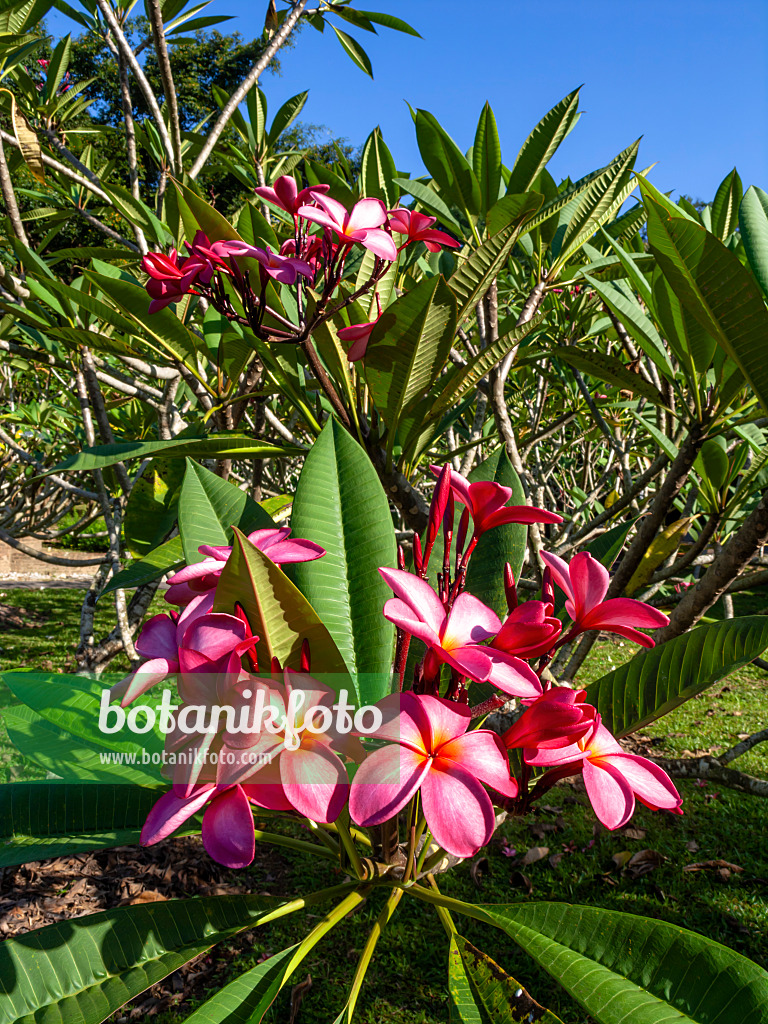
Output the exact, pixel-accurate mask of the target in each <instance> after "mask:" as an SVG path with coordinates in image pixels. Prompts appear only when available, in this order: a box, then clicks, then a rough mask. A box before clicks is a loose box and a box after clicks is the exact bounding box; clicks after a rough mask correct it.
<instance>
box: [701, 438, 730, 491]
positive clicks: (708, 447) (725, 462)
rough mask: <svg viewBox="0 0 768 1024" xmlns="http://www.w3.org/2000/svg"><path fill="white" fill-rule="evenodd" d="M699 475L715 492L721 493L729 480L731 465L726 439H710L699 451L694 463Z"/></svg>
mask: <svg viewBox="0 0 768 1024" xmlns="http://www.w3.org/2000/svg"><path fill="white" fill-rule="evenodd" d="M693 465H694V468H695V470H696V472H697V473H699V474H700V475H701V476H703V477H704V478H705V479H706V481H707V483H709V484H711V485H712V487H713V488H714V490H716V491H719V490H720V488H721V487H722V486H723V484H724V483H725V481H726V480H727V479H728V476H729V474H730V470H731V464H730V461H729V459H728V446H727V442H726V440H725V438H724V437H722V436H721V437H708V438H707V440H706V441H705V442H704V444H703V445H702V446H701V448H700V450H699V454H698V455H697V456H696V461H695V462H694V464H693Z"/></svg>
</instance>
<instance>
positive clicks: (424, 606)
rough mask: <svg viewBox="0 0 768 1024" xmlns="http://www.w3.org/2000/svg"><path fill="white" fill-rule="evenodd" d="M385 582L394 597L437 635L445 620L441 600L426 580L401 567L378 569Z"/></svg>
mask: <svg viewBox="0 0 768 1024" xmlns="http://www.w3.org/2000/svg"><path fill="white" fill-rule="evenodd" d="M379 572H380V573H381V575H382V576H383V578H384V581H385V583H387V585H388V586H390V587H391V588H392V590H393V591H394V594H395V597H399V598H400V600H401V601H405V603H406V604H408V605H410V606H411V608H413V610H414V611H415V612H416V613H417V614H418V616H419V618H420V619H421V621H422V622H425V623H426V624H427V625H428V626H429V627H430V628H431V629H433V630H434V631H435V633H436V634H437V635H438V636H439V635H440V630H441V628H442V625H443V623H444V622H445V609H444V608H443V602H442V601H441V600H440V598H439V597H438V596H437V594H436V593H435V592H434V590H433V589H432V587H430V585H429V584H428V583H427V582H426V580H422V579H419V577H418V576H414V575H413V573H410V572H404V571H403V570H402V569H379Z"/></svg>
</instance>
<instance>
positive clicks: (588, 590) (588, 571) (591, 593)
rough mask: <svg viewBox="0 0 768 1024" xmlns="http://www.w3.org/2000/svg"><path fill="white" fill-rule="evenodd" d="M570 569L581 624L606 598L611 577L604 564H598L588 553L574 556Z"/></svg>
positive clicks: (575, 604)
mask: <svg viewBox="0 0 768 1024" xmlns="http://www.w3.org/2000/svg"><path fill="white" fill-rule="evenodd" d="M568 568H569V572H570V578H571V585H572V587H573V603H574V606H575V608H576V617H577V620H578V621H579V622H581V620H582V619H583V617H584V616H585V615H586V614H587V613H588V612H590V611H591V610H592V609H593V608H594V607H595V606H596V605H598V604H600V602H601V601H602V600H603V598H604V597H605V592H606V590H607V589H608V584H609V582H610V576H609V575H608V570H607V569H606V568H605V566H604V565H603V564H602V562H598V560H597V559H596V558H593V557H592V555H590V553H589V552H588V551H580V552H579V553H578V555H574V557H573V558H572V559H571V563H570V565H569V567H568Z"/></svg>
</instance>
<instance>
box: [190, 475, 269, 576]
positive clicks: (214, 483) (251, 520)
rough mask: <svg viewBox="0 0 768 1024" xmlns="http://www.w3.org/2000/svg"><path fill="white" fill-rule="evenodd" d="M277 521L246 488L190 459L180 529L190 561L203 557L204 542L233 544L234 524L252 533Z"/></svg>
mask: <svg viewBox="0 0 768 1024" xmlns="http://www.w3.org/2000/svg"><path fill="white" fill-rule="evenodd" d="M274 525H275V524H274V523H273V522H272V520H271V518H270V517H269V516H268V515H267V513H266V512H265V511H264V509H263V508H262V507H261V505H259V503H258V502H256V501H254V500H253V498H251V497H250V495H248V494H246V493H245V491H241V490H240V488H239V487H236V486H235V484H231V483H229V482H228V481H227V480H222V479H221V477H219V476H216V474H215V473H212V472H211V471H210V470H209V469H204V468H203V466H200V465H198V464H197V463H196V462H193V461H192V459H187V470H186V473H185V474H184V482H183V484H182V487H181V496H180V498H179V533H180V534H181V544H182V548H183V550H184V558H185V560H186V562H187V564H188V565H192V564H193V563H194V562H199V561H201V559H202V558H203V555H201V554H200V553H199V552H198V550H197V549H198V548H199V547H200V545H201V544H212V545H214V546H220V545H226V544H231V543H232V528H233V527H237V528H238V529H240V530H242V531H243V532H244V533H251V532H252V531H253V530H265V529H270V528H271V527H273V526H274Z"/></svg>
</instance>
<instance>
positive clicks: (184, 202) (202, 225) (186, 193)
mask: <svg viewBox="0 0 768 1024" xmlns="http://www.w3.org/2000/svg"><path fill="white" fill-rule="evenodd" d="M171 181H172V182H173V185H174V188H175V189H176V192H177V193H178V196H179V209H180V211H181V216H182V220H183V221H184V230H185V231H186V233H187V237H188V238H189V239H190V241H191V240H192V239H193V238H194V236H195V232H196V231H197V230H198V229H200V230H201V231H204V232H205V233H206V235H207V236H208V238H209V239H210V240H211V241H212V242H218V241H221V240H223V239H227V240H228V241H239V240H241V239H240V235H238V233H237V232H236V231H235V229H234V228H233V227H232V225H231V224H230V223H229V221H228V220H227V218H226V217H224V216H223V215H222V214H221V213H219V211H218V210H214V208H213V207H212V206H211V204H210V203H207V202H206V201H205V200H204V199H201V198H200V196H199V195H198V194H197V192H195V191H193V190H192V189H191V188H189V187H188V186H187V185H184V184H182V183H181V182H180V181H176V180H175V179H174V178H171Z"/></svg>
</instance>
